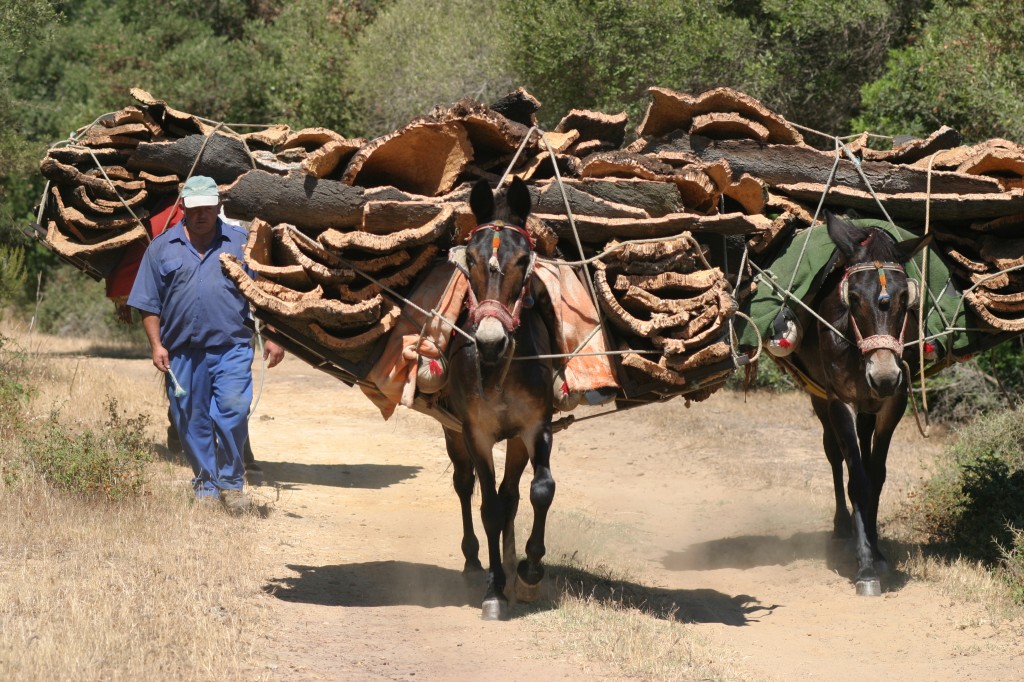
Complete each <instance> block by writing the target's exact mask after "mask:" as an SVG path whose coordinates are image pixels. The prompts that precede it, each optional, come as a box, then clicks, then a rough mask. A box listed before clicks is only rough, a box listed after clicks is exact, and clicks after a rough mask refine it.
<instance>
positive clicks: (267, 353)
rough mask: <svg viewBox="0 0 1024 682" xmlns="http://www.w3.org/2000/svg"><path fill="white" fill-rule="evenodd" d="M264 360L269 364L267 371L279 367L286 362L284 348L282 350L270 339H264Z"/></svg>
mask: <svg viewBox="0 0 1024 682" xmlns="http://www.w3.org/2000/svg"><path fill="white" fill-rule="evenodd" d="M263 359H264V360H266V362H267V369H270V368H271V367H277V366H278V365H279V364H281V361H282V360H284V348H281V346H279V345H277V343H275V342H274V341H271V340H270V339H264V340H263Z"/></svg>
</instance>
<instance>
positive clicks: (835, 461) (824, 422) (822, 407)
mask: <svg viewBox="0 0 1024 682" xmlns="http://www.w3.org/2000/svg"><path fill="white" fill-rule="evenodd" d="M811 405H812V406H813V407H814V414H816V415H817V417H818V421H820V422H821V432H822V436H821V441H822V445H823V447H824V448H825V457H826V458H827V459H828V463H829V466H831V467H832V491H833V493H834V494H835V498H836V513H835V515H834V516H833V517H832V537H833V538H836V539H841V540H848V539H850V538H852V537H853V520H852V519H851V518H850V510H849V509H848V508H847V506H846V486H845V485H844V482H843V451H842V449H841V448H840V447H839V442H838V441H836V437H835V433H834V431H833V429H832V425H831V423H830V422H829V416H828V401H827V400H822V399H821V398H814V397H812V398H811Z"/></svg>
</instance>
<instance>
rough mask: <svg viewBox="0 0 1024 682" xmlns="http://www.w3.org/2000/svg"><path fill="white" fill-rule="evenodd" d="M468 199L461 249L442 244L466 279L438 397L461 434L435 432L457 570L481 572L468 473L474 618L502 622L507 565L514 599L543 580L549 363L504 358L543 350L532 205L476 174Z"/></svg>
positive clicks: (518, 185) (549, 486)
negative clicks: (455, 504) (496, 190)
mask: <svg viewBox="0 0 1024 682" xmlns="http://www.w3.org/2000/svg"><path fill="white" fill-rule="evenodd" d="M470 206H471V207H472V209H473V213H474V214H475V215H476V218H477V222H478V226H477V228H476V229H475V230H474V231H473V233H472V236H471V237H470V239H469V243H468V244H467V245H466V246H465V247H461V248H453V249H452V250H451V259H452V261H453V262H455V263H456V265H458V266H459V267H460V269H462V270H463V272H464V273H466V275H467V277H468V278H469V285H470V294H469V302H468V306H467V311H466V313H465V314H464V315H463V316H462V318H461V319H460V328H461V329H463V330H464V331H466V332H467V335H468V336H470V337H472V338H473V341H468V340H467V339H466V338H465V337H463V335H461V334H456V335H455V336H454V337H453V339H452V346H451V348H450V350H449V354H448V371H449V379H448V383H447V386H446V388H445V393H444V398H445V401H446V404H447V407H448V409H449V410H450V411H451V413H452V414H454V415H455V416H456V417H457V418H458V419H459V421H460V422H461V423H462V432H461V433H459V432H457V431H453V430H451V429H448V428H446V429H445V433H444V435H445V442H446V444H447V447H448V456H449V457H450V458H451V461H452V464H453V465H454V473H453V474H452V481H453V483H454V484H455V490H456V492H457V493H458V495H459V501H460V503H461V505H462V528H463V538H462V553H463V554H464V555H465V557H466V564H465V571H466V572H467V573H470V572H473V571H478V570H481V569H482V567H481V565H480V560H479V558H478V552H479V549H480V544H479V542H478V541H477V539H476V535H475V534H474V532H473V516H472V510H471V508H470V497H471V495H472V492H473V480H474V474H475V476H476V478H478V479H479V481H480V495H481V498H482V500H481V505H480V516H481V518H482V520H483V527H484V532H485V533H486V535H487V557H488V564H489V565H488V570H489V572H490V576H489V579H488V583H487V592H486V594H485V595H484V600H483V617H484V619H486V620H499V619H502V620H503V619H505V618H507V617H508V600H507V598H506V595H505V585H506V573H507V572H511V571H512V570H515V571H516V596H517V598H518V599H520V600H522V601H529V600H532V599H534V598H536V595H537V592H538V587H539V584H540V581H541V579H542V578H543V577H544V568H543V566H542V565H541V559H542V558H543V557H544V553H545V548H544V526H545V522H546V520H547V512H548V509H549V508H550V506H551V501H552V499H553V498H554V495H555V481H554V479H553V478H552V477H551V469H550V464H549V460H550V456H551V415H552V412H553V400H554V398H553V392H552V367H551V363H550V361H547V360H523V361H518V360H517V361H513V357H514V356H536V355H546V354H549V353H550V352H551V351H550V348H551V342H550V335H549V332H548V329H547V327H546V326H545V324H544V320H543V319H542V317H541V315H539V314H538V313H537V307H536V305H539V304H540V300H539V299H540V298H541V295H542V294H543V287H541V286H539V285H538V284H537V280H536V279H535V278H533V277H532V270H533V265H534V262H535V259H536V254H535V252H534V251H533V240H532V238H531V237H530V235H529V234H528V233H527V232H526V230H525V225H526V217H527V215H528V214H529V212H530V208H531V200H530V193H529V190H528V189H527V187H526V185H525V183H523V182H522V181H521V180H519V179H518V178H516V179H515V180H513V181H512V183H511V185H510V187H509V188H508V192H507V195H506V196H505V197H503V198H501V197H495V195H494V194H493V193H492V192H491V189H490V187H489V186H488V185H487V183H486V182H485V181H481V182H479V183H477V184H476V185H475V186H474V187H473V191H472V194H471V195H470ZM534 302H536V305H534ZM500 440H507V441H508V443H507V451H506V455H505V475H504V478H503V479H502V481H501V485H500V486H498V487H497V488H496V487H495V486H496V475H495V470H494V457H493V455H492V449H493V448H494V446H495V444H496V443H497V442H498V441H500ZM528 462H532V463H533V472H534V473H533V481H532V482H531V484H530V502H531V503H532V504H533V510H534V521H533V531H532V532H531V533H530V538H529V540H528V541H527V543H526V559H524V560H523V561H521V562H520V563H519V565H518V568H516V567H515V558H516V555H515V552H516V545H515V518H516V511H517V509H518V507H519V480H520V478H521V476H522V474H523V471H524V470H525V468H526V464H527V463H528ZM502 540H504V543H503V544H502ZM502 554H504V559H505V562H506V563H505V565H504V566H503V565H502Z"/></svg>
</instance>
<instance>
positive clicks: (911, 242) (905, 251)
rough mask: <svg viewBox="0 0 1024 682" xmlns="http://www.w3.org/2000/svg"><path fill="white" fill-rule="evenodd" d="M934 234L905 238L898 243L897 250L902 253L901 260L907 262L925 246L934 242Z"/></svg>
mask: <svg viewBox="0 0 1024 682" xmlns="http://www.w3.org/2000/svg"><path fill="white" fill-rule="evenodd" d="M932 236H933V235H930V234H926V235H925V236H923V237H916V238H914V239H905V240H903V241H901V242H900V243H899V244H897V245H896V250H897V251H899V254H900V262H901V263H906V262H907V261H909V260H910V259H911V258H913V257H914V255H915V254H917V252H918V251H920V250H921V249H923V248H925V247H926V246H928V245H929V244H931V242H932Z"/></svg>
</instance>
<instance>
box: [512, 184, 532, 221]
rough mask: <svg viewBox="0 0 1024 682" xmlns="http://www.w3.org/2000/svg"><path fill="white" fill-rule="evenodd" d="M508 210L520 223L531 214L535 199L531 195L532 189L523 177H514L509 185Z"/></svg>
mask: <svg viewBox="0 0 1024 682" xmlns="http://www.w3.org/2000/svg"><path fill="white" fill-rule="evenodd" d="M506 201H508V210H509V213H510V214H511V216H512V217H513V218H517V219H518V221H517V222H520V223H525V222H526V216H528V215H530V209H531V208H532V206H533V199H532V198H531V197H530V189H529V188H528V187H527V186H526V183H525V182H523V180H522V178H520V177H514V178H512V184H510V185H509V186H508V196H507V198H506Z"/></svg>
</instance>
